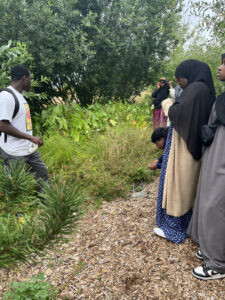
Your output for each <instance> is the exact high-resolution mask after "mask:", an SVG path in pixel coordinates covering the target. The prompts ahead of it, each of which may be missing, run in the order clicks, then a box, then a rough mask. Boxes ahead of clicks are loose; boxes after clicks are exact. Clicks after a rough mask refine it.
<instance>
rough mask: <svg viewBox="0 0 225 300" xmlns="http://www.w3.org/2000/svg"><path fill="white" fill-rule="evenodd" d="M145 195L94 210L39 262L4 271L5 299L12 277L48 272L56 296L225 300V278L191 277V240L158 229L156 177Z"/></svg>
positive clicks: (0, 279)
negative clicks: (160, 233)
mask: <svg viewBox="0 0 225 300" xmlns="http://www.w3.org/2000/svg"><path fill="white" fill-rule="evenodd" d="M145 188H146V189H147V191H148V196H147V197H146V198H132V197H128V198H127V199H125V200H124V199H118V200H116V201H113V202H111V203H104V204H103V205H102V207H101V209H99V210H94V209H93V210H90V211H89V212H88V213H87V214H86V215H85V216H84V217H83V218H82V220H81V221H80V223H79V227H78V228H77V230H76V232H75V233H74V234H73V235H71V236H70V237H69V242H68V243H66V244H60V245H59V244H58V245H54V246H53V247H52V249H51V250H48V251H45V252H46V253H45V256H44V257H40V258H38V262H37V263H35V264H34V263H32V264H27V265H25V264H21V265H19V267H18V268H17V269H15V270H0V298H2V295H3V294H4V291H5V290H6V288H7V286H8V285H9V283H10V282H12V281H25V280H27V279H29V278H30V277H32V276H34V275H36V274H38V273H39V272H43V273H44V274H45V277H46V279H47V281H48V282H49V283H52V284H54V285H56V286H57V287H58V290H59V291H60V296H59V297H58V298H57V299H82V300H86V299H91V300H97V299H99V300H145V299H146V300H147V299H155V300H157V299H165V300H167V299H204V300H205V299H207V300H223V299H225V288H224V284H225V279H224V280H217V281H208V282H204V281H201V280H197V279H195V278H193V277H192V275H191V270H192V269H193V268H194V267H196V266H198V265H199V264H201V262H200V261H199V260H198V259H197V258H196V257H195V252H196V250H197V247H196V245H194V244H193V243H192V241H191V240H190V239H188V240H186V241H185V243H184V244H181V245H176V244H173V243H171V242H169V241H167V240H165V239H162V238H159V237H157V236H156V235H155V234H154V233H153V229H154V227H155V210H156V197H157V181H156V182H154V183H152V184H150V185H148V186H146V187H145Z"/></svg>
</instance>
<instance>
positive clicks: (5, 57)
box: [0, 41, 49, 112]
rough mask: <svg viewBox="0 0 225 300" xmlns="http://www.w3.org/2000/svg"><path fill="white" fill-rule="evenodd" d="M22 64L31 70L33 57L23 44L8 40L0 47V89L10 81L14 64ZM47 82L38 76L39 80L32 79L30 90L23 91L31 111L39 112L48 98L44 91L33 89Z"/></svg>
mask: <svg viewBox="0 0 225 300" xmlns="http://www.w3.org/2000/svg"><path fill="white" fill-rule="evenodd" d="M17 64H22V65H25V66H27V67H28V68H29V69H30V70H31V72H32V68H33V58H32V56H31V54H30V53H29V52H28V51H27V47H26V45H25V44H21V43H19V42H17V43H16V45H13V43H12V41H9V42H8V43H7V44H6V45H3V46H1V47H0V65H1V68H0V89H4V88H6V87H7V86H8V85H9V84H10V82H11V68H12V67H13V66H14V65H17ZM46 82H48V80H47V78H43V77H41V78H40V81H38V80H35V79H33V80H32V86H31V91H30V92H27V93H25V98H26V99H27V101H28V103H29V105H30V108H31V111H32V112H40V111H41V110H42V108H43V107H44V105H46V104H47V102H48V101H49V99H48V98H47V97H46V94H45V93H36V92H35V89H36V88H39V87H40V86H41V84H43V83H46Z"/></svg>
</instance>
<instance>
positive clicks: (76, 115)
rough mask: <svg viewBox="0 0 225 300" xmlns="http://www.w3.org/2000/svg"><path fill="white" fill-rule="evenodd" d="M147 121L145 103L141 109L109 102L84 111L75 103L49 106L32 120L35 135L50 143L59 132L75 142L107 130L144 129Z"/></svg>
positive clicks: (146, 103) (126, 104) (139, 106)
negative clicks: (44, 138) (49, 140)
mask: <svg viewBox="0 0 225 300" xmlns="http://www.w3.org/2000/svg"><path fill="white" fill-rule="evenodd" d="M151 118H152V111H151V109H150V107H149V103H148V101H145V102H143V103H142V104H141V105H135V104H134V105H133V104H129V103H122V102H117V103H113V102H109V103H108V104H105V105H101V104H98V103H96V104H94V105H90V106H88V108H82V107H80V106H79V105H78V104H75V103H72V104H71V105H64V104H60V105H57V106H54V105H52V106H51V107H49V108H48V109H47V110H43V111H42V114H41V116H36V117H34V121H35V126H34V128H35V132H36V133H38V134H41V135H42V134H45V135H46V136H50V137H51V138H53V139H54V138H55V133H56V132H59V133H61V134H62V135H64V136H68V137H70V138H71V139H72V140H74V141H76V142H78V141H80V140H86V139H87V138H90V136H92V134H93V133H96V132H104V131H105V129H106V128H107V127H109V126H110V127H115V126H117V125H122V124H126V125H127V126H128V127H142V128H146V127H147V124H148V122H149V121H150V120H151ZM71 143H72V141H71ZM63 144H64V143H63ZM63 144H62V145H63ZM59 147H61V146H60V145H59ZM69 153H70V152H67V154H66V155H68V154H69Z"/></svg>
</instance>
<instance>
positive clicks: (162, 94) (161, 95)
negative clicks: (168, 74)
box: [152, 80, 170, 108]
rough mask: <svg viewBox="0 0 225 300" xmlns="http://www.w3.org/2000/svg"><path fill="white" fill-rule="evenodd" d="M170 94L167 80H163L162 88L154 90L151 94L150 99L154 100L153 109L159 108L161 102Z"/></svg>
mask: <svg viewBox="0 0 225 300" xmlns="http://www.w3.org/2000/svg"><path fill="white" fill-rule="evenodd" d="M169 92H170V86H169V83H168V81H167V80H165V85H164V87H160V88H159V89H156V90H155V91H154V92H153V93H152V97H153V98H155V100H154V101H153V103H154V105H155V108H161V103H162V101H163V100H165V99H166V98H168V96H169Z"/></svg>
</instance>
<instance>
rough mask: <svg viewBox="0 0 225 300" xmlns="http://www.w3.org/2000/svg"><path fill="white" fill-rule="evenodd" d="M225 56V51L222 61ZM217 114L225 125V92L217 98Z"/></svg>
mask: <svg viewBox="0 0 225 300" xmlns="http://www.w3.org/2000/svg"><path fill="white" fill-rule="evenodd" d="M224 58H225V53H223V54H222V55H221V59H222V63H223V59H224ZM215 108H216V116H217V120H219V121H220V123H221V124H222V125H223V126H225V93H222V94H221V95H220V96H219V97H218V98H217V99H216V104H215Z"/></svg>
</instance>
